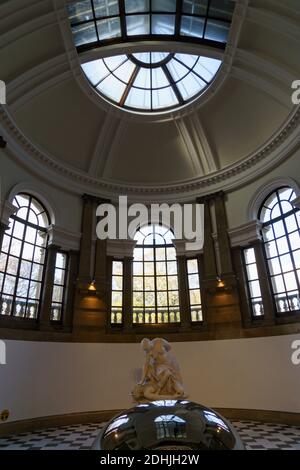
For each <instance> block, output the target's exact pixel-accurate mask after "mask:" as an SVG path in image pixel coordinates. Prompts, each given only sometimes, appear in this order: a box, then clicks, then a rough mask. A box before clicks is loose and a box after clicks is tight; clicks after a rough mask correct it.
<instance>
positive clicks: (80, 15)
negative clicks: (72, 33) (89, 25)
mask: <svg viewBox="0 0 300 470" xmlns="http://www.w3.org/2000/svg"><path fill="white" fill-rule="evenodd" d="M67 9H68V14H69V18H70V21H71V24H75V23H79V22H81V21H88V20H91V19H92V18H93V10H92V5H91V1H90V0H82V1H81V2H76V3H75V4H74V3H73V4H71V5H67Z"/></svg>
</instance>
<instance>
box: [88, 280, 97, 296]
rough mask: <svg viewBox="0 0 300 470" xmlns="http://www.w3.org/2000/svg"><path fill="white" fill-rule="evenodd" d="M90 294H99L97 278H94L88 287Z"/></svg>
mask: <svg viewBox="0 0 300 470" xmlns="http://www.w3.org/2000/svg"><path fill="white" fill-rule="evenodd" d="M88 294H89V295H96V294H97V289H96V286H95V279H93V280H92V282H91V283H90V285H89V287H88Z"/></svg>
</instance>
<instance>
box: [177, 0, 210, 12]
mask: <svg viewBox="0 0 300 470" xmlns="http://www.w3.org/2000/svg"><path fill="white" fill-rule="evenodd" d="M207 2H208V0H183V5H182V11H183V12H184V13H190V14H192V15H206V12H207Z"/></svg>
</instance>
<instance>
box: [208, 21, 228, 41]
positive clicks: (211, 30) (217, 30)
mask: <svg viewBox="0 0 300 470" xmlns="http://www.w3.org/2000/svg"><path fill="white" fill-rule="evenodd" d="M229 27H230V24H229V23H224V22H223V21H216V20H208V21H207V25H206V30H205V39H210V40H212V41H217V42H227V40H228V35H229Z"/></svg>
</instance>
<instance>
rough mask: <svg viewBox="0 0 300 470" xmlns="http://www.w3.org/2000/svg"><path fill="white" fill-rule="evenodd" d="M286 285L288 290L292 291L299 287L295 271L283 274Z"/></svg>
mask: <svg viewBox="0 0 300 470" xmlns="http://www.w3.org/2000/svg"><path fill="white" fill-rule="evenodd" d="M283 277H284V281H285V285H286V290H287V291H292V290H295V289H297V287H298V286H297V281H296V276H295V274H294V273H287V274H284V275H283Z"/></svg>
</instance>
